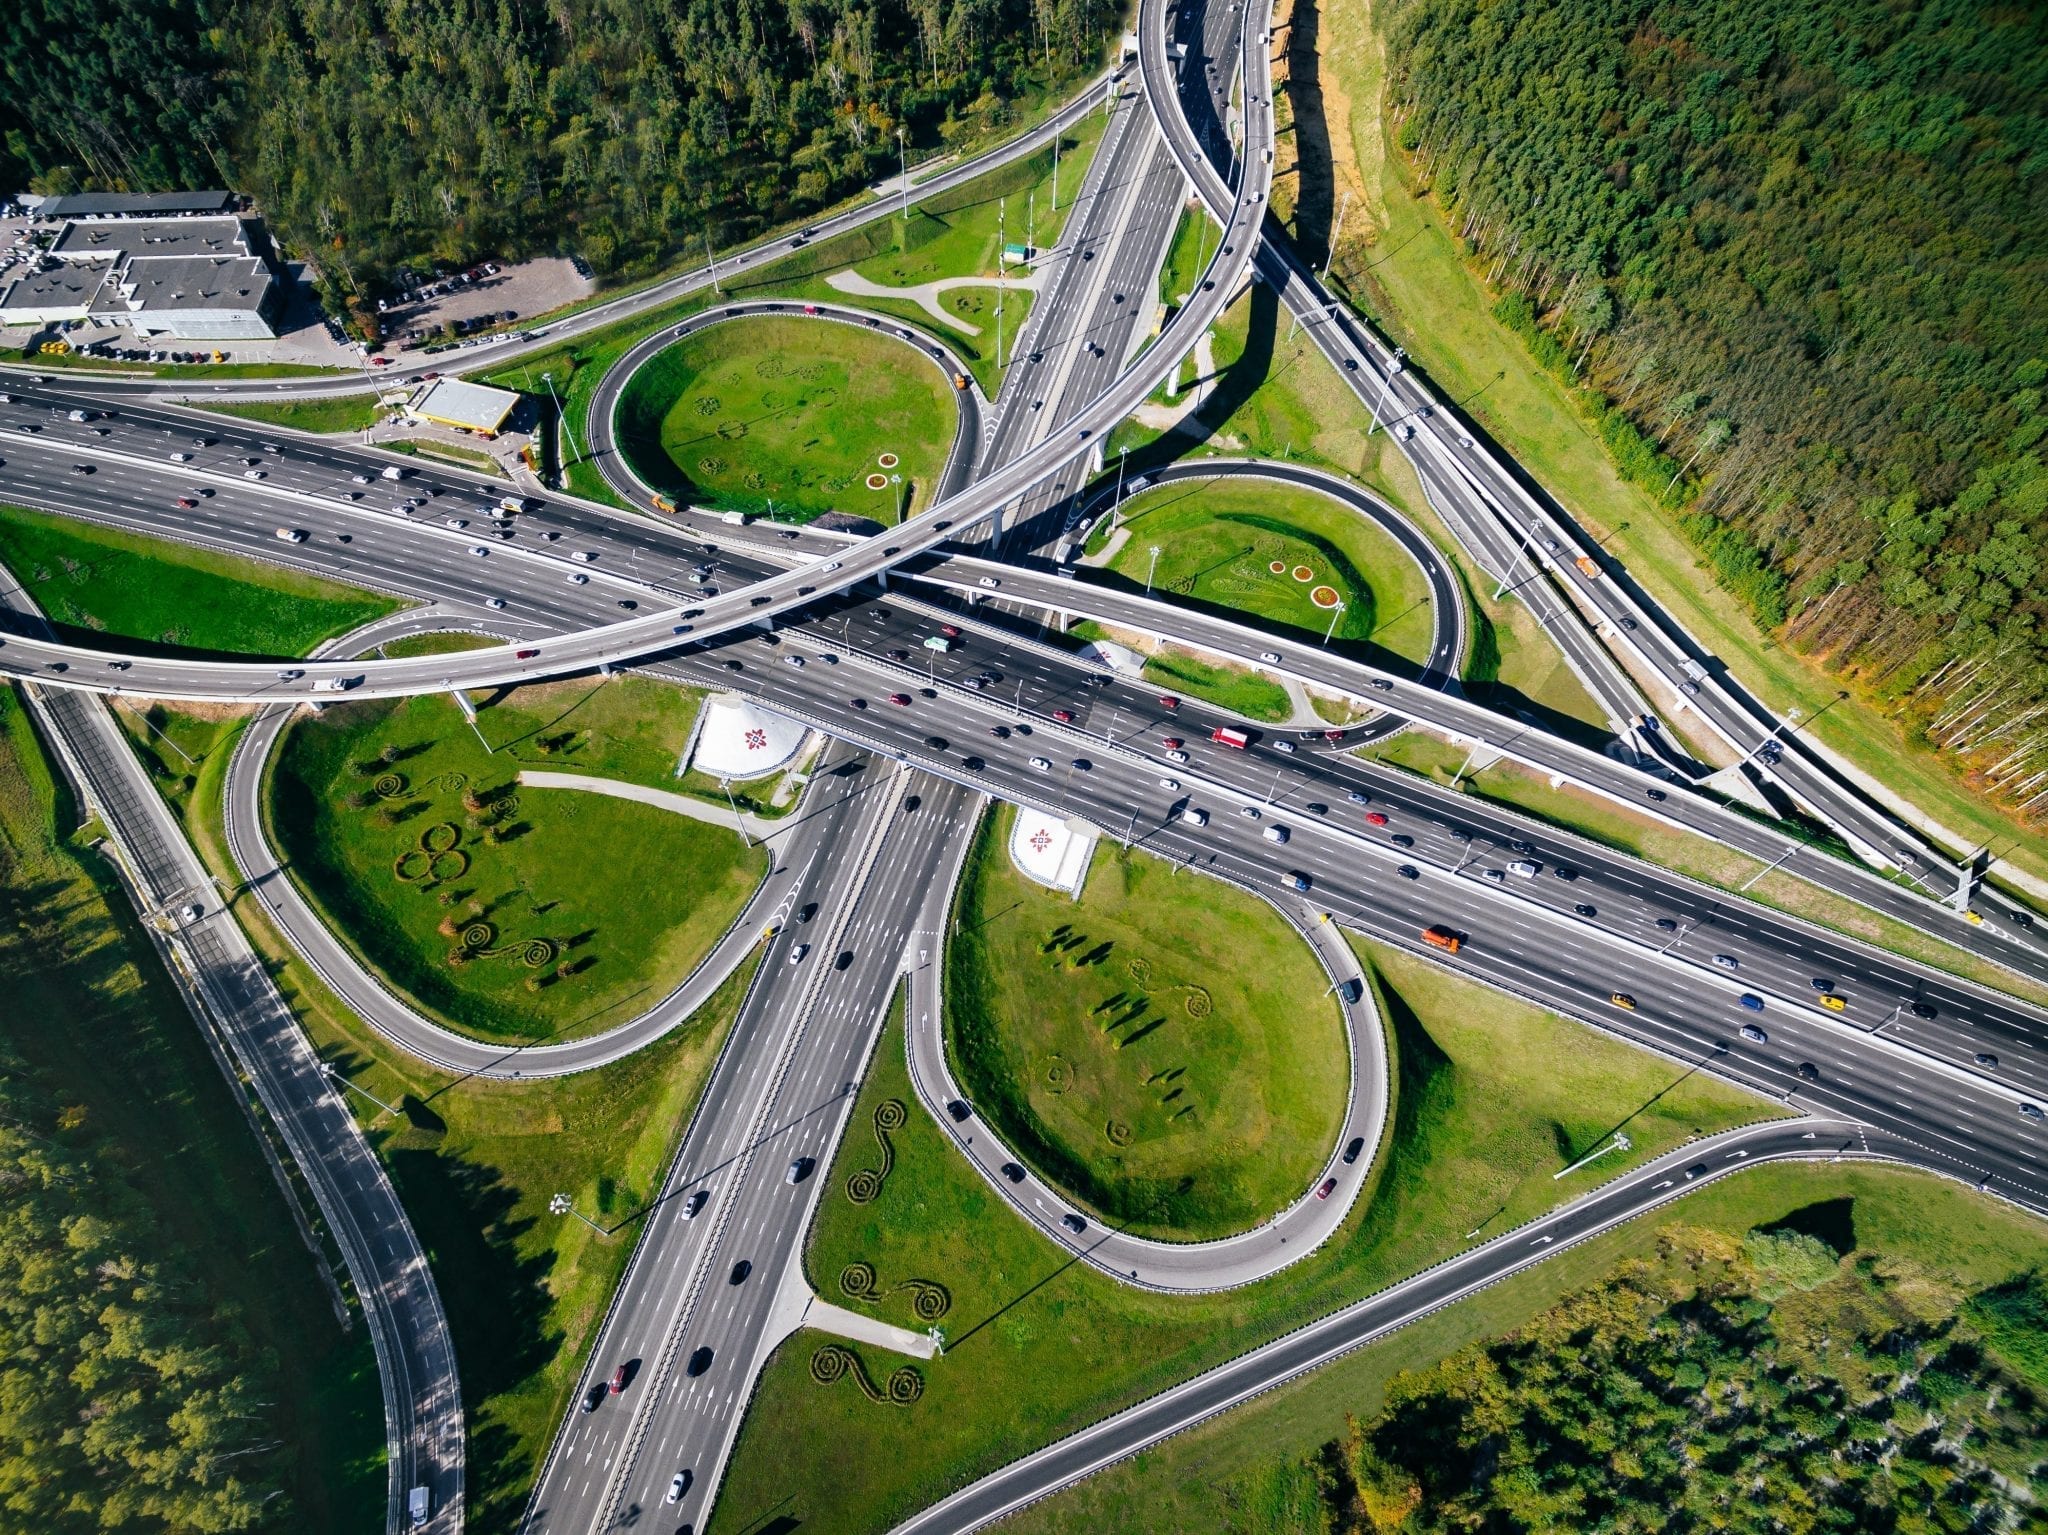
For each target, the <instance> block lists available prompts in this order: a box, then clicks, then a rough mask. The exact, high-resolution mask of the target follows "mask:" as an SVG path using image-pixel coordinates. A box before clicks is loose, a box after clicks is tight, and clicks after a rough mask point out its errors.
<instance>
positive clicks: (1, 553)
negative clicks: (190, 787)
mask: <svg viewBox="0 0 2048 1535" xmlns="http://www.w3.org/2000/svg"><path fill="white" fill-rule="evenodd" d="M0 562H4V563H5V564H6V566H7V568H8V569H9V570H11V571H13V572H14V575H15V577H16V579H18V580H19V581H20V582H21V584H22V585H23V586H25V587H27V588H28V590H29V592H30V593H31V594H32V595H33V596H34V597H35V599H36V601H37V602H39V603H41V604H42V607H43V611H44V612H45V613H47V614H48V615H49V616H50V621H51V622H52V623H54V624H56V625H57V627H58V632H59V635H60V637H61V638H63V639H66V640H68V641H71V642H73V643H76V644H84V645H102V646H104V645H106V642H107V641H108V640H109V639H110V638H117V639H118V640H119V641H121V643H118V644H115V645H112V646H111V647H109V648H112V649H117V650H128V651H134V652H136V653H138V654H153V653H159V652H167V651H185V650H201V651H214V652H219V653H224V654H236V655H270V656H302V655H304V654H305V653H306V652H307V651H309V650H311V649H312V648H313V647H314V646H315V645H317V644H319V643H320V642H321V641H322V640H324V639H328V638H331V637H332V636H334V635H337V634H342V633H345V632H347V631H348V630H350V629H353V628H355V627H357V626H358V625H360V624H366V623H368V622H369V621H370V620H371V619H373V618H380V617H382V616H383V615H384V614H386V613H390V612H394V611H395V610H397V609H398V608H399V607H401V606H403V604H402V603H400V602H398V601H397V600H396V599H394V598H390V597H383V596H379V595H377V594H375V593H373V592H366V591H363V590H362V589H360V588H359V587H353V586H343V585H341V584H340V583H338V582H334V581H323V580H320V579H319V578H317V577H314V576H306V575H300V574H299V573H298V572H296V571H288V570H280V569H278V568H276V567H274V566H270V565H264V564H259V563H258V562H256V561H254V560H245V559H241V558H238V557H237V556H235V555H230V554H215V553H212V552H211V551H209V550H204V549H192V548H188V547H185V546H183V545H179V544H174V543H171V542H169V541H168V540H165V539H158V538H150V537H147V536H145V535H143V534H138V533H124V532H121V531H119V530H117V529H113V528H102V527H97V526H95V525H93V524H90V523H83V522H77V521H74V520H72V519H71V518H68V517H53V516H50V515H49V514H47V513H43V512H31V511H26V510H23V509H22V508H20V507H0ZM129 642H134V643H129Z"/></svg>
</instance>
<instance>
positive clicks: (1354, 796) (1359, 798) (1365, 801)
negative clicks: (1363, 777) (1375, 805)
mask: <svg viewBox="0 0 2048 1535" xmlns="http://www.w3.org/2000/svg"><path fill="white" fill-rule="evenodd" d="M1344 797H1345V798H1346V799H1348V800H1349V801H1351V803H1352V804H1354V805H1370V804H1371V803H1372V796H1371V795H1370V794H1367V793H1366V792H1365V790H1363V789H1353V790H1351V791H1350V792H1349V793H1348V794H1346V795H1345V796H1344Z"/></svg>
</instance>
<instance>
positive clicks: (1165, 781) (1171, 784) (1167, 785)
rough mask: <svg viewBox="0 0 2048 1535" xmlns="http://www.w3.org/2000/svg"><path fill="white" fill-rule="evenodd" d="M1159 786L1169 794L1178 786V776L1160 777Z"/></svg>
mask: <svg viewBox="0 0 2048 1535" xmlns="http://www.w3.org/2000/svg"><path fill="white" fill-rule="evenodd" d="M1159 787H1160V788H1162V789H1164V790H1166V792H1167V793H1169V794H1171V793H1172V792H1173V791H1174V790H1176V789H1178V788H1179V787H1180V780H1179V779H1178V778H1162V779H1160V780H1159Z"/></svg>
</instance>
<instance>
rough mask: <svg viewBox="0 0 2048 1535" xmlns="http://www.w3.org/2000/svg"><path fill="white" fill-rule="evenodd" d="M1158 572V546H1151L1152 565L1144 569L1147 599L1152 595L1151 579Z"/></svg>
mask: <svg viewBox="0 0 2048 1535" xmlns="http://www.w3.org/2000/svg"><path fill="white" fill-rule="evenodd" d="M1158 570H1159V546H1158V545H1157V544H1154V545H1152V563H1151V564H1150V565H1149V566H1147V567H1146V569H1145V595H1146V596H1147V597H1149V596H1151V595H1152V577H1153V576H1154V575H1155V574H1157V572H1158Z"/></svg>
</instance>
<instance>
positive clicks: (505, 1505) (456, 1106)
mask: <svg viewBox="0 0 2048 1535" xmlns="http://www.w3.org/2000/svg"><path fill="white" fill-rule="evenodd" d="M615 680H618V679H615ZM632 680H639V679H632ZM648 685H649V686H654V684H648ZM239 730H240V726H239V724H234V725H230V726H229V727H227V729H226V731H225V732H224V736H223V739H222V740H221V741H220V742H219V744H218V745H217V746H216V748H215V749H214V750H213V751H212V752H211V753H209V754H208V755H207V757H206V758H205V759H204V760H203V762H202V765H201V767H200V771H199V782H198V786H197V788H196V790H195V791H194V792H193V793H192V795H191V796H190V805H191V813H190V817H189V820H188V823H187V824H188V828H189V830H190V833H191V835H192V838H193V841H194V844H195V845H196V846H197V847H198V849H199V852H200V856H201V858H203V859H204V860H205V862H206V864H207V866H208V867H209V868H210V869H211V870H212V871H213V873H214V874H215V875H216V876H218V877H219V878H220V879H222V880H223V881H224V882H225V883H226V884H227V886H228V887H229V888H233V887H234V886H235V885H237V884H238V883H239V881H240V875H239V874H238V873H237V871H236V869H235V866H234V863H233V860H232V859H231V858H230V857H229V855H228V853H227V842H226V833H225V830H224V828H223V826H222V824H221V803H222V790H223V786H224V782H225V774H226V768H227V762H228V757H229V754H230V752H231V750H232V748H233V744H234V737H235V735H237V734H238V733H239ZM230 909H231V910H232V911H233V912H234V914H235V915H236V917H237V918H238V919H239V920H240V921H241V923H242V925H243V928H244V930H245V931H247V932H248V934H249V937H250V941H251V942H252V943H254V944H255V946H256V949H257V952H258V953H260V954H262V955H263V957H264V960H265V962H266V964H267V965H268V966H269V967H270V970H271V973H272V974H273V975H274V976H275V977H276V979H277V982H278V985H279V986H280V988H282V990H283V992H284V995H285V997H286V1000H287V1001H288V1002H290V1004H291V1006H292V1011H293V1013H294V1015H295V1016H296V1017H297V1018H298V1020H299V1023H300V1025H301V1026H302V1027H303V1028H304V1029H305V1030H306V1032H307V1035H308V1036H309V1037H310V1038H311V1039H312V1041H313V1043H314V1045H315V1047H316V1048H318V1049H319V1051H320V1053H321V1054H322V1055H323V1056H324V1057H326V1058H327V1059H329V1060H331V1061H333V1062H334V1063H335V1065H336V1066H337V1067H338V1068H339V1069H341V1070H343V1071H345V1072H346V1073H347V1074H348V1076H349V1079H350V1080H351V1081H353V1082H355V1083H357V1084H359V1085H360V1086H362V1087H363V1088H364V1089H366V1090H367V1091H368V1092H370V1093H372V1094H375V1095H376V1096H377V1097H378V1098H381V1099H382V1100H383V1101H384V1102H386V1103H390V1104H395V1105H397V1106H398V1107H399V1108H400V1109H401V1110H402V1111H403V1123H399V1122H397V1121H394V1120H392V1119H391V1118H390V1117H388V1116H386V1115H384V1114H383V1113H382V1112H381V1111H380V1110H378V1108H377V1107H376V1106H375V1105H374V1104H372V1103H370V1102H369V1101H368V1100H367V1099H365V1098H362V1097H360V1096H358V1095H356V1094H350V1095H349V1100H350V1105H351V1107H352V1108H354V1110H355V1111H356V1115H357V1117H358V1119H360V1120H362V1121H363V1122H364V1124H365V1125H366V1127H367V1128H368V1129H369V1131H370V1134H371V1140H372V1143H373V1144H374V1145H375V1146H376V1147H377V1150H378V1152H379V1154H380V1155H381V1156H382V1157H383V1158H384V1160H385V1162H386V1164H387V1165H388V1166H389V1167H390V1169H391V1173H392V1177H393V1178H394V1179H395V1180H396V1182H397V1184H398V1190H399V1194H400V1196H401V1197H402V1198H403V1200H404V1202H405V1207H406V1212H407V1214H408V1215H409V1216H410V1217H411V1219H412V1222H413V1226H414V1228H415V1229H416V1230H417V1231H418V1233H419V1236H420V1240H421V1242H422V1244H424V1246H425V1247H426V1249H427V1255H428V1260H429V1262H430V1263H431V1265H432V1267H433V1270H434V1277H435V1281H436V1283H437V1284H439V1286H440V1288H441V1298H442V1303H443V1304H444V1305H445V1306H446V1307H447V1308H448V1315H449V1322H450V1325H451V1326H452V1327H453V1328H454V1331H455V1348H456V1356H457V1358H458V1360H459V1361H460V1363H461V1367H462V1389H463V1400H464V1403H465V1406H466V1407H467V1409H468V1412H469V1476H470V1511H471V1518H472V1520H473V1524H472V1528H475V1529H479V1530H484V1531H490V1532H493V1535H510V1532H512V1531H513V1530H515V1529H516V1528H517V1524H518V1516H519V1514H520V1512H521V1510H522V1508H523V1506H524V1501H525V1498H526V1494H527V1491H528V1489H529V1488H530V1486H531V1485H532V1481H533V1478H534V1475H535V1474H536V1472H537V1471H538V1470H539V1467H540V1461H541V1457H542V1455H544V1454H545V1453H546V1450H547V1446H548V1443H549V1441H550V1439H551V1438H552V1436H553V1434H554V1430H555V1426H556V1424H557V1423H559V1422H560V1420H561V1418H562V1415H563V1413H564V1412H566V1411H567V1410H568V1402H569V1393H570V1390H571V1388H572V1387H573V1386H574V1384H575V1380H576V1374H577V1371H578V1370H579V1369H580V1368H581V1366H582V1363H583V1358H584V1351H585V1350H586V1349H587V1348H588V1347H589V1344H590V1339H591V1336H592V1334H593V1333H594V1332H595V1330H596V1327H597V1324H598V1321H599V1320H600V1319H601V1318H602V1316H603V1314H604V1308H605V1306H606V1305H607V1304H608V1303H609V1301H610V1299H611V1295H612V1291H613V1290H614V1288H615V1287H616V1286H617V1284H618V1279H619V1275H620V1273H621V1272H622V1271H623V1269H624V1268H625V1264H626V1260H627V1258H628V1257H629V1256H630V1255H631V1250H632V1243H633V1241H634V1240H635V1238H636V1237H637V1234H638V1232H637V1227H636V1226H635V1225H634V1224H633V1220H632V1217H633V1216H634V1215H635V1213H636V1212H638V1211H640V1210H641V1209H643V1208H644V1207H645V1205H646V1202H647V1201H648V1200H649V1199H650V1198H652V1197H653V1196H654V1195H655V1194H656V1193H657V1192H658V1191H659V1188H660V1184H661V1180H662V1176H663V1173H664V1172H665V1170H666V1169H667V1167H668V1164H669V1161H670V1160H671V1159H672V1157H673V1156H674V1152H675V1146H676V1144H677V1142H678V1141H679V1140H680V1139H681V1138H682V1135H683V1132H684V1130H685V1129H686V1128H687V1126H688V1124H689V1121H690V1116H691V1115H692V1114H693V1113H694V1112H695V1109H696V1105H697V1100H698V1098H699V1096H700V1095H701V1093H702V1091H703V1085H704V1081H705V1079H706V1077H707V1076H708V1075H709V1073H710V1069H711V1066H712V1063H713V1062H714V1061H715V1060H716V1059H717V1056H718V1051H719V1049H720V1048H721V1046H722V1045H723V1043H724V1041H725V1037H726V1034H727V1033H728V1031H729V1030H730V1029H731V1027H732V1022H733V1019H734V1018H735V1017H737V1016H738V1012H739V1006H740V1002H741V1000H742V998H743V997H744V995H745V991H746V987H747V986H748V984H749V983H750V981H751V977H752V974H753V971H754V969H755V962H749V963H748V964H747V965H745V966H743V967H742V968H741V970H740V971H739V972H738V973H737V974H735V975H734V977H733V978H732V979H731V980H730V981H728V982H727V983H726V985H725V986H724V987H722V988H720V990H719V992H718V993H717V995H715V996H714V997H713V998H712V999H711V1000H710V1001H709V1002H708V1003H706V1005H705V1006H704V1007H702V1008H700V1009H699V1010H698V1012H697V1013H696V1014H695V1015H693V1016H692V1017H691V1018H689V1019H688V1020H687V1021H685V1022H684V1023H683V1024H682V1025H681V1026H680V1027H679V1028H677V1029H676V1030H675V1031H674V1032H672V1033H670V1034H669V1035H668V1036H666V1037H665V1038H663V1039H662V1040H660V1041H659V1042H657V1043H655V1044H653V1045H649V1046H647V1047H645V1048H643V1049H641V1050H639V1051H637V1052H635V1053H634V1054H633V1055H631V1056H629V1057H628V1058H627V1059H625V1060H623V1061H620V1062H619V1063H617V1064H616V1065H613V1066H608V1067H605V1068H603V1069H602V1070H598V1071H592V1072H585V1073H582V1074H580V1075H577V1076H573V1077H563V1078H559V1079H554V1080H547V1081H527V1082H501V1081H490V1080H485V1079H481V1078H474V1077H460V1078H458V1077H455V1076H451V1075H449V1074H447V1073H443V1072H439V1071H436V1070H434V1069H433V1068H431V1067H428V1066H424V1065H421V1064H420V1063H418V1062H416V1061H414V1060H412V1059H411V1058H410V1057H408V1056H406V1055H404V1054H402V1053H401V1052H398V1051H395V1050H393V1049H392V1048H391V1047H390V1046H389V1045H388V1044H387V1043H386V1042H385V1041H384V1040H383V1039H381V1038H380V1037H379V1036H377V1035H376V1034H374V1033H372V1032H371V1031H370V1030H369V1029H367V1028H366V1027H365V1026H364V1025H363V1024H362V1023H361V1022H360V1021H359V1020H358V1019H357V1018H356V1017H355V1016H354V1014H352V1013H350V1012H349V1011H348V1010H347V1009H346V1008H344V1007H343V1006H342V1005H341V1004H340V1003H339V1002H338V1001H337V1000H336V999H335V997H334V995H333V994H332V993H331V992H329V991H328V990H327V988H326V987H325V985H323V984H322V982H321V981H320V980H319V978H318V977H317V976H315V975H314V974H313V973H312V972H311V971H310V970H308V969H307V968H306V966H305V964H304V963H303V961H301V960H300V959H299V958H298V956H297V953H296V952H295V951H294V950H293V949H291V948H290V947H289V946H288V945H287V944H285V942H284V941H283V939H282V938H281V937H280V936H279V934H278V933H277V930H276V929H275V928H273V927H272V926H271V925H270V923H269V921H268V919H267V918H266V917H265V915H264V910H263V906H262V904H261V903H260V902H257V901H254V900H249V899H237V900H235V901H234V902H233V903H232V905H231V908H230ZM558 1192H560V1193H567V1194H569V1195H570V1196H571V1197H572V1198H573V1199H574V1200H575V1202H576V1208H577V1209H578V1210H580V1211H582V1212H583V1213H584V1214H586V1215H588V1216H590V1217H591V1218H592V1219H593V1220H595V1221H597V1222H598V1223H599V1224H600V1225H603V1226H607V1227H614V1226H616V1227H618V1233H617V1236H616V1238H615V1239H613V1240H605V1239H603V1238H600V1237H598V1236H597V1235H596V1233H594V1232H592V1231H591V1230H590V1228H589V1227H588V1226H586V1225H584V1224H583V1223H582V1222H581V1221H579V1220H576V1219H575V1218H574V1217H557V1216H554V1215H551V1214H549V1213H548V1209H547V1205H548V1201H549V1199H550V1198H551V1197H552V1196H553V1195H554V1194H556V1193H558ZM622 1223H623V1224H622ZM363 1351H364V1352H365V1353H367V1352H368V1350H367V1347H366V1348H365V1349H364V1350H363ZM365 1389H367V1390H368V1391H370V1392H371V1393H372V1396H371V1410H372V1411H373V1412H374V1410H375V1398H374V1392H375V1389H376V1386H375V1377H374V1375H372V1376H370V1377H368V1379H367V1381H366V1383H365ZM372 1433H373V1434H374V1435H375V1443H374V1445H373V1449H374V1450H375V1452H376V1459H375V1461H374V1464H373V1465H372V1466H371V1468H370V1469H371V1471H372V1473H373V1474H374V1477H375V1485H374V1489H373V1490H374V1494H375V1497H376V1499H377V1503H376V1507H377V1508H381V1507H382V1499H383V1461H382V1448H383V1440H382V1437H381V1436H382V1427H381V1420H379V1421H378V1422H376V1423H373V1425H372ZM370 1517H371V1518H372V1519H374V1518H375V1517H376V1515H375V1513H374V1510H373V1512H372V1514H371V1516H370ZM355 1522H356V1523H360V1522H361V1521H355ZM336 1527H339V1526H338V1525H337V1526H336Z"/></svg>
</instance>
